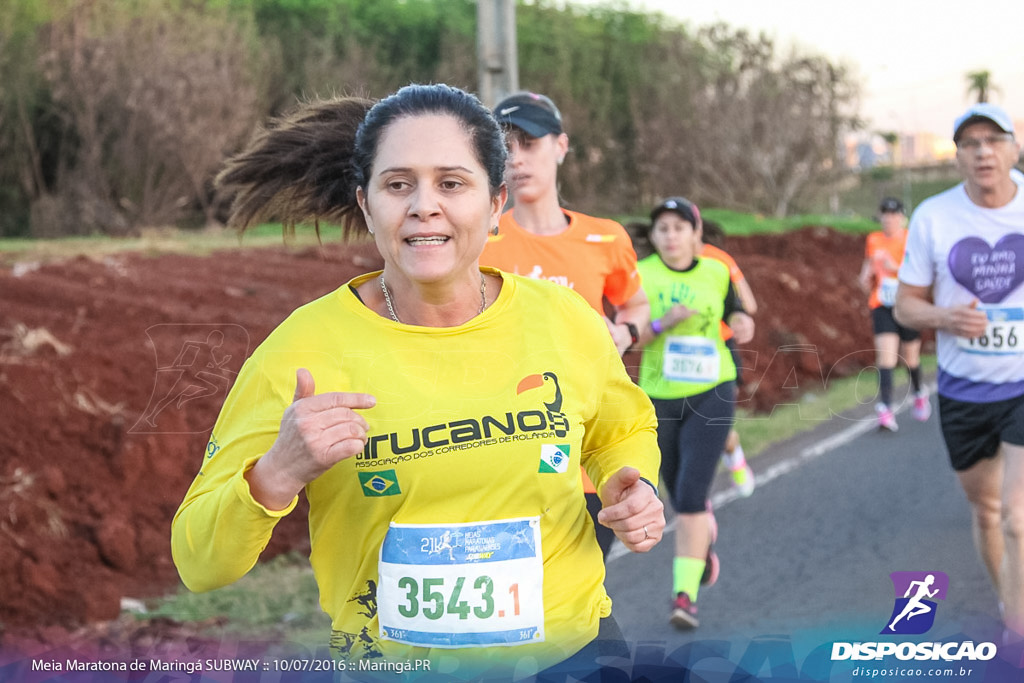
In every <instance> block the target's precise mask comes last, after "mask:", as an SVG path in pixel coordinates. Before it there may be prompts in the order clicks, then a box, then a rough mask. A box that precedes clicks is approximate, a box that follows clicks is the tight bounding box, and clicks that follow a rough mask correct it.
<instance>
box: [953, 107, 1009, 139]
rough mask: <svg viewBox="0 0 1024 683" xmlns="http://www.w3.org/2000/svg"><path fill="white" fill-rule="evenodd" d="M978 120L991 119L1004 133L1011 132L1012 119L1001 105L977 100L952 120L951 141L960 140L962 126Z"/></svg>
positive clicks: (964, 126)
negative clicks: (977, 101)
mask: <svg viewBox="0 0 1024 683" xmlns="http://www.w3.org/2000/svg"><path fill="white" fill-rule="evenodd" d="M978 121H991V122H992V123H994V124H996V125H997V126H999V128H1000V130H1002V131H1003V132H1004V133H1010V134H1013V120H1012V119H1011V118H1010V115H1009V114H1007V113H1006V112H1005V111H1004V110H1003V108H1002V107H998V106H996V105H994V104H992V103H990V102H979V103H977V104H974V105H971V107H970V108H969V109H968V110H967V111H965V112H964V113H963V114H961V115H960V116H959V117H957V120H956V121H954V122H953V142H957V141H959V140H960V133H961V132H963V129H964V128H966V127H967V126H969V125H970V124H972V123H977V122H978Z"/></svg>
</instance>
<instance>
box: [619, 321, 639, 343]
mask: <svg viewBox="0 0 1024 683" xmlns="http://www.w3.org/2000/svg"><path fill="white" fill-rule="evenodd" d="M622 324H623V325H625V326H626V329H627V330H629V338H630V339H632V340H633V341H631V342H630V344H629V347H630V348H633V347H634V346H636V343H637V342H638V341H640V330H638V329H636V325H634V324H633V323H622Z"/></svg>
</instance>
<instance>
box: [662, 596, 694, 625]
mask: <svg viewBox="0 0 1024 683" xmlns="http://www.w3.org/2000/svg"><path fill="white" fill-rule="evenodd" d="M668 623H670V624H672V625H673V626H675V627H676V628H680V629H692V628H697V627H698V626H700V620H698V619H697V603H695V602H693V601H692V600H690V596H689V595H687V594H686V593H679V594H677V595H676V600H675V602H674V603H672V616H670V617H669V618H668Z"/></svg>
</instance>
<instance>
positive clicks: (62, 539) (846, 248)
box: [0, 228, 871, 646]
mask: <svg viewBox="0 0 1024 683" xmlns="http://www.w3.org/2000/svg"><path fill="white" fill-rule="evenodd" d="M726 246H727V248H728V250H729V251H730V252H731V253H733V255H734V256H735V257H736V259H737V261H738V262H739V264H740V267H741V268H742V269H743V270H744V272H745V273H746V275H747V278H748V280H749V281H750V283H751V285H752V286H753V289H754V292H755V294H756V296H757V298H758V300H759V303H760V311H759V313H758V315H757V318H756V320H757V325H758V329H757V334H756V337H755V341H754V343H753V344H751V345H749V346H748V347H747V349H746V350H745V356H744V358H745V363H744V364H745V365H747V366H748V367H747V368H746V371H745V372H746V376H747V379H748V382H749V383H748V390H747V391H746V392H745V393H744V394H743V395H742V397H743V398H744V400H745V401H746V404H747V405H749V406H752V407H753V408H756V409H758V410H761V411H766V410H770V409H771V407H772V406H773V405H776V404H777V403H780V402H791V401H792V400H794V399H795V398H796V396H797V395H798V394H799V392H801V391H803V390H805V389H808V388H815V387H820V386H821V385H822V382H823V381H824V377H826V376H828V375H829V374H830V373H831V374H835V375H845V374H849V373H850V372H854V371H856V370H859V369H860V368H861V367H862V366H863V365H864V364H865V363H869V362H870V351H869V349H870V347H871V338H870V323H869V318H868V314H867V311H866V307H865V303H864V301H865V298H864V296H863V295H862V294H861V293H860V292H859V291H858V289H857V286H856V276H857V272H858V269H859V267H860V262H861V258H862V256H861V254H862V250H863V238H862V237H854V236H849V235H843V234H840V233H836V232H834V231H832V230H829V229H825V228H812V229H806V230H802V231H799V232H794V233H790V234H787V235H785V236H768V237H756V238H744V239H737V238H732V239H731V240H730V241H729V244H727V245H726ZM378 263H379V256H378V254H377V253H376V250H375V249H374V248H373V247H372V245H368V246H367V245H364V246H356V247H348V248H343V247H340V246H335V245H329V246H325V247H324V248H323V249H322V250H316V249H310V250H306V251H298V252H295V251H289V250H286V249H284V248H280V249H246V250H234V251H225V252H219V253H216V254H214V255H212V256H208V257H197V256H182V255H163V256H159V257H149V256H146V255H142V254H134V253H125V254H119V255H117V256H108V257H104V258H102V259H100V260H92V259H87V258H84V257H83V258H77V259H74V260H71V261H67V262H63V263H56V264H49V265H42V266H39V267H25V266H24V264H21V265H19V266H17V267H16V268H15V269H12V268H3V269H0V396H3V400H2V402H0V405H2V410H0V453H2V457H0V547H2V548H3V552H0V576H2V577H3V579H4V580H3V581H0V646H12V645H13V644H15V643H20V642H24V640H23V639H24V638H26V637H27V638H33V637H37V638H40V639H42V640H52V639H53V638H54V635H53V634H55V633H60V632H62V630H63V629H70V628H74V627H76V626H79V625H82V624H86V623H90V622H98V621H105V620H112V619H114V618H116V617H117V616H118V614H119V611H120V601H121V599H122V598H123V597H143V596H150V595H156V594H160V593H164V592H167V591H168V590H172V589H174V588H175V587H176V586H177V585H178V579H177V574H176V572H175V570H174V567H173V565H172V563H171V558H170V549H169V542H168V539H169V525H170V520H171V517H172V515H173V513H174V511H175V509H176V508H177V505H178V503H179V502H180V501H181V498H182V496H183V495H184V493H185V490H186V489H187V487H188V485H189V483H190V481H191V479H192V477H193V475H194V473H195V471H196V469H197V466H198V464H199V460H200V458H201V457H202V454H203V451H204V449H205V447H206V441H207V438H208V436H209V432H210V430H211V428H212V426H213V421H214V419H215V418H216V415H217V412H218V410H219V407H220V404H221V402H222V401H223V398H224V395H225V391H226V390H227V388H228V386H229V385H230V383H231V381H232V380H233V378H234V376H235V374H236V373H237V371H238V368H239V367H240V366H241V363H242V361H243V360H244V358H245V357H246V356H247V355H248V354H249V353H251V351H252V350H253V348H255V346H256V345H257V344H258V343H259V342H260V341H261V340H262V339H263V338H264V337H265V336H266V335H267V334H268V333H269V332H270V330H271V329H273V327H274V326H275V325H277V324H278V323H279V322H280V321H281V320H282V319H283V318H284V317H285V316H286V315H287V314H288V313H289V312H290V311H291V310H292V309H294V308H295V307H296V306H298V305H300V304H302V303H304V302H306V301H309V300H311V299H313V298H315V297H317V296H319V295H321V294H324V293H326V292H328V291H330V290H332V289H333V288H335V287H337V286H338V284H339V283H341V282H344V281H345V280H347V279H348V278H350V277H352V276H354V275H356V274H358V273H361V272H365V271H367V270H371V269H373V268H375V267H378ZM631 357H632V359H633V361H634V362H635V356H631ZM629 362H630V359H629V358H627V364H628V363H629ZM308 542H309V541H308V534H307V531H306V528H305V520H304V515H302V514H296V515H292V516H290V517H289V518H287V519H286V520H285V521H284V522H283V523H282V524H281V525H280V526H279V527H278V530H277V532H276V533H275V537H274V541H273V542H272V544H271V546H270V548H268V551H267V552H268V553H270V554H274V553H278V552H281V551H283V550H287V549H296V548H297V549H303V548H306V547H308Z"/></svg>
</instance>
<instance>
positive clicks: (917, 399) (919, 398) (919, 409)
mask: <svg viewBox="0 0 1024 683" xmlns="http://www.w3.org/2000/svg"><path fill="white" fill-rule="evenodd" d="M912 412H913V413H914V419H915V420H917V421H918V422H927V421H928V418H929V417H931V416H932V403H931V401H929V400H928V390H927V389H921V391H919V392H917V395H916V396H914V409H913V411H912Z"/></svg>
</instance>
